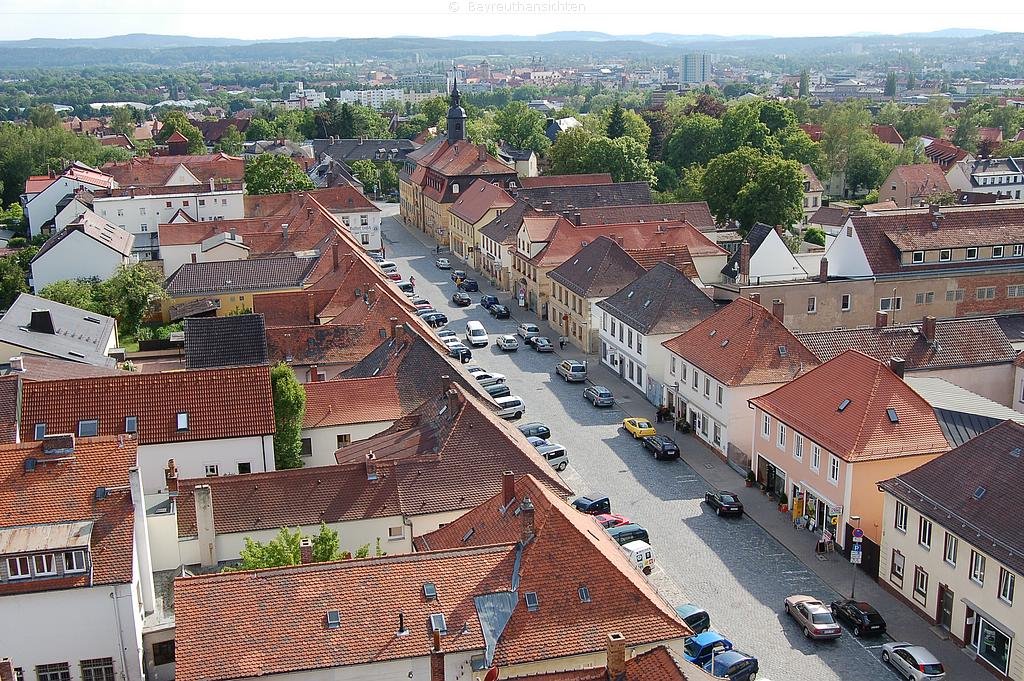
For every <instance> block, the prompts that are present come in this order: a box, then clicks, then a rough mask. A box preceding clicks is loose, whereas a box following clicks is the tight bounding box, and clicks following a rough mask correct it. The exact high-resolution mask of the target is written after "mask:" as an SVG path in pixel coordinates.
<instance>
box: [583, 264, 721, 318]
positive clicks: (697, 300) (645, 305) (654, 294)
mask: <svg viewBox="0 0 1024 681" xmlns="http://www.w3.org/2000/svg"><path fill="white" fill-rule="evenodd" d="M597 306H598V307H599V308H601V309H602V310H604V311H605V312H607V313H608V314H610V315H613V316H614V317H615V318H616V319H619V320H620V321H623V322H625V323H626V324H628V325H629V326H631V327H633V328H634V329H636V330H637V331H639V332H640V333H642V334H644V335H645V336H646V335H659V334H664V333H680V332H682V331H685V330H686V329H689V328H691V327H692V326H693V325H694V324H697V323H699V322H700V321H701V320H702V319H705V318H707V317H709V316H710V315H712V314H714V312H715V310H716V309H717V307H716V306H715V301H713V300H711V298H709V297H708V295H707V294H706V293H705V292H704V291H703V290H702V289H700V288H698V287H697V285H696V284H694V283H693V282H692V281H690V279H689V278H687V276H686V275H685V274H683V273H682V272H681V271H680V270H678V269H676V268H675V267H673V266H672V265H669V264H668V263H663V262H661V263H657V264H656V265H655V266H654V267H652V268H651V269H650V270H648V271H647V272H645V273H643V274H641V275H640V276H639V277H637V278H636V279H635V280H634V281H632V282H631V283H629V284H627V285H626V286H624V287H623V288H622V289H621V290H619V291H618V292H616V293H614V294H612V295H610V296H608V297H607V298H605V299H604V300H602V301H600V302H598V304H597Z"/></svg>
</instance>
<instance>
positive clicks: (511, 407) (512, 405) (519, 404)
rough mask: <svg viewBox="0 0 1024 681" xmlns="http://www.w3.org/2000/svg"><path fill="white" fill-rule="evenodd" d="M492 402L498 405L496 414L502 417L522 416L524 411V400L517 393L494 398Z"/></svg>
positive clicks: (514, 417) (515, 417)
mask: <svg viewBox="0 0 1024 681" xmlns="http://www.w3.org/2000/svg"><path fill="white" fill-rule="evenodd" d="M494 403H495V404H497V405H498V416H500V417H501V418H503V419H518V418H522V416H523V414H525V413H526V402H523V398H522V397H519V396H518V395H511V396H509V397H498V398H495V400H494Z"/></svg>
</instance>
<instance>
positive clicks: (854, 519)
mask: <svg viewBox="0 0 1024 681" xmlns="http://www.w3.org/2000/svg"><path fill="white" fill-rule="evenodd" d="M850 522H851V523H856V526H855V527H854V532H853V536H852V537H851V539H852V542H851V543H852V546H850V563H851V564H852V565H853V581H852V582H851V583H850V598H851V599H854V598H856V593H857V569H858V568H857V565H858V564H859V563H860V560H859V559H858V560H857V562H854V560H853V556H854V553H857V554H860V539H861V537H860V516H859V515H851V516H850ZM855 548H856V551H855V550H854V549H855Z"/></svg>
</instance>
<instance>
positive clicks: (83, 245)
mask: <svg viewBox="0 0 1024 681" xmlns="http://www.w3.org/2000/svg"><path fill="white" fill-rule="evenodd" d="M134 241H135V237H133V236H132V235H131V234H129V233H128V232H126V231H124V230H123V229H120V228H118V227H115V226H114V225H112V224H111V223H110V222H108V221H107V220H104V219H103V218H101V217H100V216H98V215H96V214H95V213H93V212H92V211H91V210H86V212H84V213H82V214H81V215H79V216H78V218H77V219H76V220H75V221H74V222H72V223H70V224H68V225H67V226H66V227H64V228H63V229H61V230H60V231H58V232H56V233H55V234H54V235H53V236H51V237H50V238H49V240H47V242H46V243H45V244H43V246H42V247H41V248H40V249H39V252H38V253H36V255H35V257H34V258H32V282H31V283H32V288H33V289H34V290H36V291H39V290H42V289H43V288H45V287H46V286H47V285H49V284H51V283H53V282H55V281H60V280H62V279H91V278H96V279H99V280H101V281H106V280H107V279H109V278H110V277H112V276H113V275H114V274H116V273H117V270H118V269H119V268H120V267H122V266H123V265H128V264H129V263H131V262H132V244H133V243H134Z"/></svg>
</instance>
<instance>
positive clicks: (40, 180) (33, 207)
mask: <svg viewBox="0 0 1024 681" xmlns="http://www.w3.org/2000/svg"><path fill="white" fill-rule="evenodd" d="M115 187H117V182H116V181H114V178H112V177H110V176H109V175H106V174H104V173H102V172H100V171H98V170H96V169H95V168H90V167H89V166H87V165H85V164H82V163H73V164H72V165H71V166H70V167H69V168H68V169H67V170H66V171H64V173H63V174H61V175H59V176H56V177H47V176H33V177H30V178H29V179H28V181H27V182H26V183H25V193H24V194H22V195H21V207H22V208H23V209H24V211H25V217H27V218H28V229H29V234H30V235H31V236H36V235H37V234H41V233H42V231H43V229H44V228H47V229H48V228H49V224H48V223H49V222H50V221H51V220H53V219H54V216H56V215H57V204H59V203H60V202H61V201H63V200H64V199H65V197H67V196H69V195H73V194H74V193H75V192H76V191H78V190H82V189H85V190H90V191H91V190H96V189H113V188H115Z"/></svg>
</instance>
